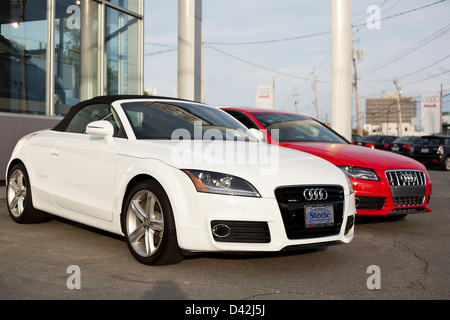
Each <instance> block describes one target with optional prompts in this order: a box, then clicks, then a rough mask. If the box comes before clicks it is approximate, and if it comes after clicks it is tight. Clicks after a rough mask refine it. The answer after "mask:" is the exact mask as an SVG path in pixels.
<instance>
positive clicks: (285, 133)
mask: <svg viewBox="0 0 450 320" xmlns="http://www.w3.org/2000/svg"><path fill="white" fill-rule="evenodd" d="M252 115H253V116H254V117H255V118H256V119H257V120H258V121H259V122H260V123H261V125H262V126H263V127H264V128H265V129H266V130H267V131H268V132H269V134H270V136H271V137H272V138H273V139H275V140H277V141H278V142H332V143H348V142H347V141H346V140H345V139H343V138H342V137H340V136H339V135H338V134H336V133H335V132H334V131H332V130H331V129H330V128H328V127H327V126H325V125H323V124H321V123H320V122H319V121H316V120H314V119H312V118H308V117H304V116H301V115H296V114H287V113H275V112H274V113H271V112H254V113H252Z"/></svg>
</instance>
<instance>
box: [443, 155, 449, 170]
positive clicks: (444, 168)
mask: <svg viewBox="0 0 450 320" xmlns="http://www.w3.org/2000/svg"><path fill="white" fill-rule="evenodd" d="M442 170H445V171H450V155H447V157H445V159H444V162H443V163H442Z"/></svg>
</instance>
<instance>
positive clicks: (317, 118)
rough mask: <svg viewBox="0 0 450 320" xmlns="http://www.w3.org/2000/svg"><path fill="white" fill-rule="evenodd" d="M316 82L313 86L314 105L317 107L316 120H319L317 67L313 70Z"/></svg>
mask: <svg viewBox="0 0 450 320" xmlns="http://www.w3.org/2000/svg"><path fill="white" fill-rule="evenodd" d="M313 76H314V83H313V85H312V88H313V90H314V106H315V107H316V120H319V105H318V103H317V84H316V68H314V70H313Z"/></svg>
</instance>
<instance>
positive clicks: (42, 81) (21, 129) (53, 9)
mask: <svg viewBox="0 0 450 320" xmlns="http://www.w3.org/2000/svg"><path fill="white" fill-rule="evenodd" d="M143 2H144V0H111V1H106V0H33V1H29V0H28V1H27V0H2V3H1V4H0V7H1V10H0V180H4V179H5V177H4V176H5V170H6V164H7V161H8V159H9V156H10V155H11V152H12V149H13V147H14V145H15V143H16V141H17V140H18V139H19V138H20V137H22V136H24V135H25V134H27V133H30V132H33V131H36V130H40V129H45V128H51V127H53V126H54V125H55V124H56V123H57V122H58V121H59V120H60V119H61V117H62V116H64V115H65V114H66V113H67V111H68V110H69V109H70V107H71V106H73V105H75V104H77V103H78V102H79V101H82V100H86V99H89V98H92V97H95V96H99V95H109V94H142V93H143V45H144V40H143V39H144V36H143V13H144V9H143V7H144V4H143Z"/></svg>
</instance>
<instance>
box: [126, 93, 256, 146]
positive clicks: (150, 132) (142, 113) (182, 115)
mask: <svg viewBox="0 0 450 320" xmlns="http://www.w3.org/2000/svg"><path fill="white" fill-rule="evenodd" d="M122 108H123V110H124V111H125V114H126V116H127V118H128V121H129V122H130V125H131V127H132V128H133V131H134V134H135V136H136V138H137V139H172V138H175V139H179V138H180V137H178V136H173V135H174V134H175V135H176V134H177V133H180V134H183V139H184V138H186V139H204V138H205V136H206V134H208V140H213V139H219V140H246V141H257V139H256V138H255V137H253V136H252V135H251V133H249V132H248V129H247V128H246V127H245V126H243V125H242V124H241V123H240V122H239V121H237V120H236V119H234V118H233V117H232V116H230V115H227V114H226V112H224V111H222V110H220V109H216V108H211V107H206V106H202V105H198V104H191V103H185V102H170V103H163V102H148V101H140V102H128V103H123V104H122ZM176 130H179V131H176ZM199 133H200V134H199ZM209 137H211V139H209Z"/></svg>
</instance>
